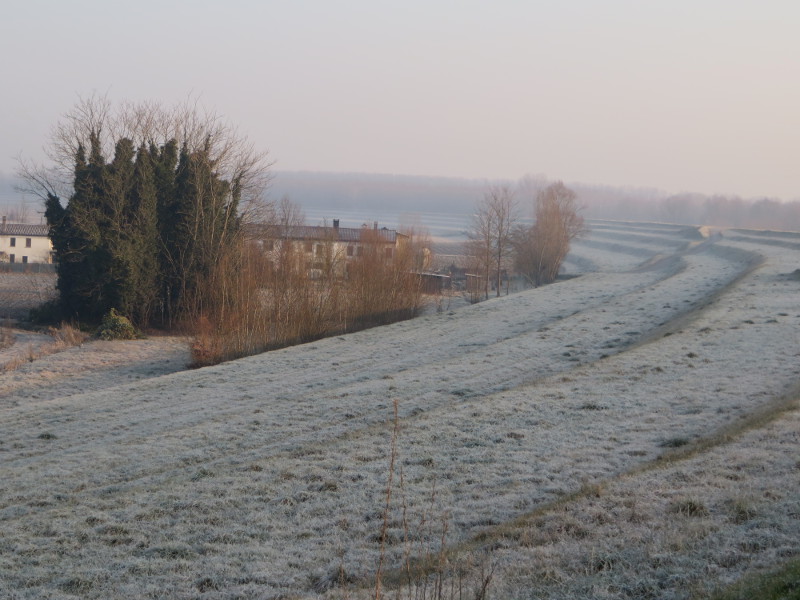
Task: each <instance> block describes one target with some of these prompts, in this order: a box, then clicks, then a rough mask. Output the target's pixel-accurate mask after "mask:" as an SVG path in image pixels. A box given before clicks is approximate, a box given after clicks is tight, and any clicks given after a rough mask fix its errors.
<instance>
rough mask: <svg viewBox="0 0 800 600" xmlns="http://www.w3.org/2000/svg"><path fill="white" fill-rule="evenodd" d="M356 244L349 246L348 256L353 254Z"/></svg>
mask: <svg viewBox="0 0 800 600" xmlns="http://www.w3.org/2000/svg"><path fill="white" fill-rule="evenodd" d="M354 247H355V246H348V247H347V256H353V248H354Z"/></svg>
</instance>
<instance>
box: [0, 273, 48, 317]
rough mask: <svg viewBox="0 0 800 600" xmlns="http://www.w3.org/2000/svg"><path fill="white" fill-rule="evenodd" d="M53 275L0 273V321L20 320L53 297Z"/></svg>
mask: <svg viewBox="0 0 800 600" xmlns="http://www.w3.org/2000/svg"><path fill="white" fill-rule="evenodd" d="M55 286H56V276H55V274H54V273H2V272H0V319H4V318H11V319H20V318H25V317H27V315H28V311H30V309H31V308H34V307H36V306H39V305H40V304H42V303H43V302H46V301H47V300H49V299H51V298H53V297H54V296H55Z"/></svg>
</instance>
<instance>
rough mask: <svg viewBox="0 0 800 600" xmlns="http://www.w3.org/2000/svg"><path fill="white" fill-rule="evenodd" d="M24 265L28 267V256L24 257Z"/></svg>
mask: <svg viewBox="0 0 800 600" xmlns="http://www.w3.org/2000/svg"><path fill="white" fill-rule="evenodd" d="M22 264H23V265H27V264H28V257H27V256H23V257H22Z"/></svg>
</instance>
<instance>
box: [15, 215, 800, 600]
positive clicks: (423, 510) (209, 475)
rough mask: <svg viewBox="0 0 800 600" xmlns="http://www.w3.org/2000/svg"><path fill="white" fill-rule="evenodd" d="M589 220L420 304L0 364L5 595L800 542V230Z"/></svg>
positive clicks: (408, 580)
mask: <svg viewBox="0 0 800 600" xmlns="http://www.w3.org/2000/svg"><path fill="white" fill-rule="evenodd" d="M591 226H592V233H591V235H590V236H588V237H587V238H586V239H583V240H580V241H578V242H577V243H576V244H575V245H574V248H573V252H572V253H571V254H570V256H569V257H568V260H567V264H566V268H567V271H568V272H569V273H571V274H573V275H581V276H580V277H573V278H570V279H566V280H564V281H561V282H559V283H556V284H553V285H549V286H544V287H541V288H538V289H535V290H530V291H526V292H521V293H518V294H512V295H510V296H505V297H501V298H499V299H493V300H490V301H487V302H483V303H479V304H475V305H468V306H465V307H463V308H458V309H455V308H454V306H449V305H448V304H447V303H446V302H443V303H442V305H441V306H440V309H439V310H438V311H435V312H432V313H430V314H426V315H425V316H423V317H420V318H418V319H414V320H411V321H405V322H402V323H396V324H393V325H390V326H386V327H382V328H377V329H372V330H366V331H361V332H358V333H354V334H350V335H345V336H339V337H334V338H329V339H325V340H320V341H317V342H314V343H311V344H305V345H301V346H296V347H293V348H287V349H284V350H280V351H276V352H271V353H268V354H264V355H260V356H253V357H250V358H246V359H242V360H238V361H233V362H230V363H225V364H221V365H218V366H215V367H209V368H205V369H200V370H196V371H186V370H182V364H185V362H184V361H185V358H186V353H185V341H181V340H177V339H174V338H165V339H158V338H151V339H149V340H144V341H137V342H132V343H126V342H102V343H101V342H92V343H87V344H84V345H83V346H81V347H75V348H72V349H70V350H66V351H64V352H61V353H58V354H54V355H51V356H48V357H45V358H42V359H39V360H34V361H32V362H26V363H25V364H22V365H21V366H20V367H19V368H17V369H15V370H13V371H8V372H0V481H2V482H3V484H2V486H0V597H8V598H20V599H23V598H25V599H27V598H47V597H52V598H69V597H81V598H130V599H133V598H165V597H167V598H214V599H233V598H253V599H255V598H343V597H350V598H366V597H375V588H376V573H377V572H378V569H379V565H382V567H381V568H382V579H381V582H382V584H383V585H384V588H388V590H389V591H387V593H386V597H391V598H393V597H395V589H396V586H397V585H405V586H407V587H406V588H405V589H403V590H401V592H400V594H399V597H402V598H407V597H412V598H433V597H439V595H438V592H441V594H440V597H443V598H461V597H463V598H474V597H482V596H481V595H480V590H481V586H482V585H484V584H485V585H486V586H487V590H488V597H489V598H530V599H533V598H555V599H563V600H567V599H574V598H603V599H614V600H623V599H632V598H652V599H668V600H669V599H673V600H677V599H689V598H705V597H708V596H709V594H710V593H712V592H713V591H714V590H716V589H718V588H720V587H724V586H726V585H728V584H729V583H731V582H734V581H736V580H737V579H739V578H741V577H742V576H745V575H748V574H751V573H757V572H763V571H765V570H768V569H771V568H773V567H775V566H779V565H781V564H783V563H785V562H786V561H789V560H790V559H792V558H794V557H797V556H800V541H798V540H800V477H798V474H799V473H800V462H798V459H799V456H798V447H800V437H798V436H799V435H800V434H798V432H800V406H798V398H800V306H798V302H797V299H798V297H800V280H798V277H797V276H796V275H795V271H796V270H797V269H798V267H800V235H794V234H780V233H774V232H771V233H770V232H748V231H723V232H722V236H718V235H716V234H715V232H711V231H708V230H702V231H701V230H699V229H696V228H689V227H679V226H672V225H659V224H644V223H612V222H594V223H592V224H591ZM4 352H7V353H11V352H13V348H12V349H8V350H6V351H4ZM395 407H396V411H397V415H396V417H395ZM390 480H391V487H389V486H388V484H389V481H390ZM387 490H388V492H389V493H387ZM419 564H422V566H423V567H424V569H425V570H424V571H423V573H426V574H428V575H429V578H426V577H425V575H423V574H420V572H419V571H415V570H414V569H412V568H411V567H412V566H415V565H419ZM489 574H491V577H490V578H489ZM439 584H441V585H442V587H436V586H437V585H439ZM437 590H438V591H437Z"/></svg>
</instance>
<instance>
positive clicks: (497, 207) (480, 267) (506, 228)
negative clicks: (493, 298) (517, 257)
mask: <svg viewBox="0 0 800 600" xmlns="http://www.w3.org/2000/svg"><path fill="white" fill-rule="evenodd" d="M517 208H518V205H517V200H516V198H515V195H514V192H513V190H511V188H509V187H508V186H492V187H490V188H489V189H488V190H487V191H486V192H485V193H484V195H483V199H482V200H481V201H480V202H479V203H478V206H477V207H476V210H475V214H473V216H472V227H471V229H470V232H469V238H470V243H469V246H470V255H471V256H472V257H473V260H474V261H475V268H476V270H477V271H478V274H479V275H480V276H481V278H482V280H483V282H484V296H485V297H486V298H488V297H489V281H490V280H493V281H494V286H495V288H496V290H497V295H498V296H499V295H500V288H501V287H502V285H501V283H502V276H503V269H504V266H505V265H506V262H507V261H508V259H509V257H510V256H511V250H512V244H511V234H512V231H513V229H514V225H515V224H516V222H517V219H518V215H517Z"/></svg>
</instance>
